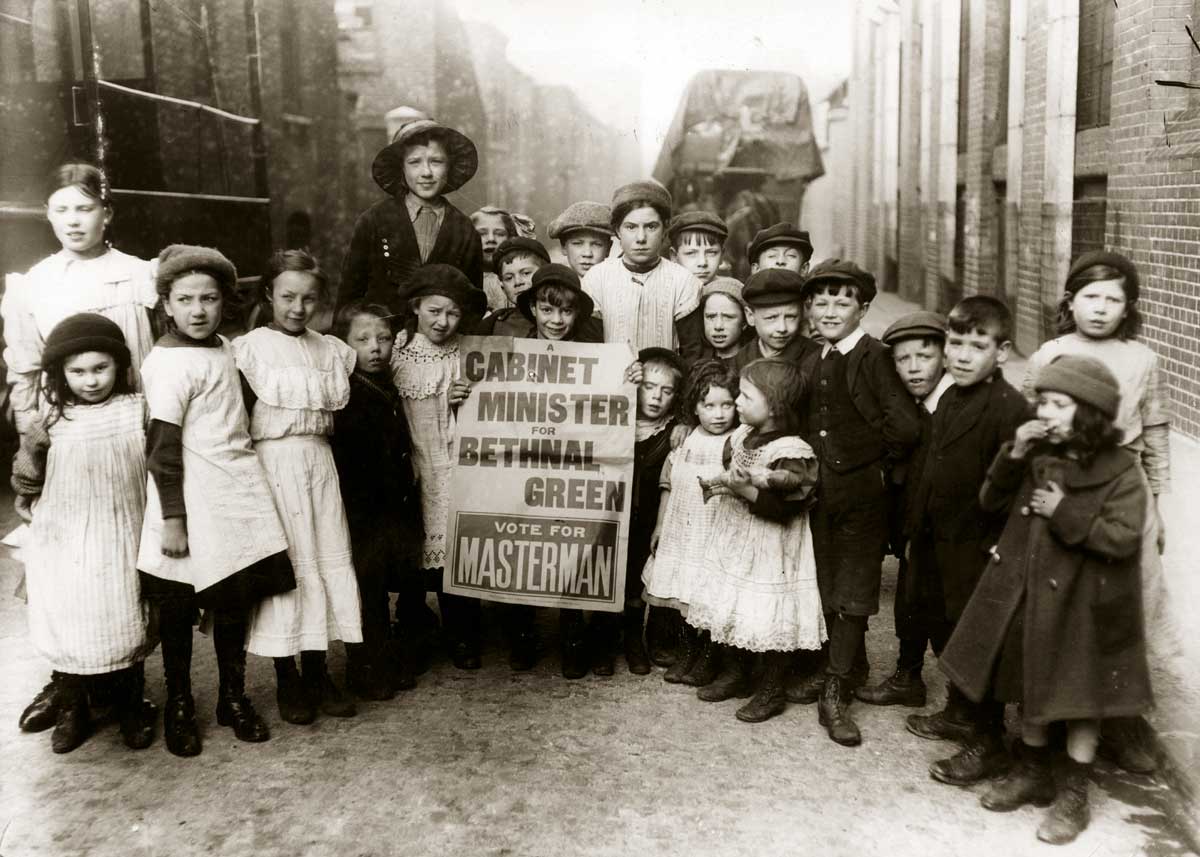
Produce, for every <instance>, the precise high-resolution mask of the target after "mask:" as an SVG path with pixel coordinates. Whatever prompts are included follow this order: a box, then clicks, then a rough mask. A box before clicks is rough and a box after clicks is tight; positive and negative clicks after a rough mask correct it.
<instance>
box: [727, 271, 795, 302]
mask: <svg viewBox="0 0 1200 857" xmlns="http://www.w3.org/2000/svg"><path fill="white" fill-rule="evenodd" d="M802 300H804V277H802V276H801V275H800V274H797V273H796V272H795V271H791V270H788V269H787V268H763V269H762V270H760V271H758V272H757V273H755V274H751V275H750V279H749V280H747V281H746V288H744V289H743V290H742V302H743V303H745V304H746V305H748V306H752V307H768V306H779V304H788V303H794V302H797V301H802Z"/></svg>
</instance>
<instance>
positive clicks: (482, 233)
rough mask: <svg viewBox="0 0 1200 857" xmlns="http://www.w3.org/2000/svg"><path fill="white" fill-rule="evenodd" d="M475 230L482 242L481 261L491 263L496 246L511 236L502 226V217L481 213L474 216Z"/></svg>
mask: <svg viewBox="0 0 1200 857" xmlns="http://www.w3.org/2000/svg"><path fill="white" fill-rule="evenodd" d="M475 231H476V232H477V233H479V240H480V241H481V242H482V243H483V261H484V263H486V264H487V265H491V264H492V254H493V253H495V252H496V248H497V247H499V246H500V245H501V244H503V243H504V242H505V241H506V240H507V239H509V238H511V237H512V236H511V235H509V234H508V230H507V229H505V228H504V218H503V217H501V216H500V215H499V214H481V215H479V216H478V217H476V218H475Z"/></svg>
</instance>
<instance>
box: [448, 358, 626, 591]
mask: <svg viewBox="0 0 1200 857" xmlns="http://www.w3.org/2000/svg"><path fill="white" fill-rule="evenodd" d="M461 350H462V364H461V366H462V375H463V377H464V378H466V379H467V380H468V381H470V382H471V385H472V386H471V395H470V396H469V397H468V398H467V400H466V401H465V402H463V403H462V405H460V406H459V409H458V414H457V420H458V428H457V432H456V439H455V442H454V450H453V456H452V460H453V461H454V472H453V475H452V477H451V496H450V515H449V520H448V533H447V542H448V544H447V562H446V567H445V570H444V572H443V574H444V578H443V586H444V589H445V591H446V592H451V593H454V594H455V595H466V596H469V597H473V598H483V599H486V600H489V601H502V602H505V603H508V604H532V605H536V606H539V607H570V608H576V609H581V610H599V611H608V612H618V611H620V610H621V609H622V607H623V606H624V603H625V574H626V568H625V560H626V554H627V546H628V542H629V510H630V504H631V503H632V502H633V444H634V423H635V421H636V418H637V390H636V388H635V386H634V385H633V384H630V383H627V382H626V381H625V369H626V367H628V366H629V364H630V363H631V362H632V361H633V359H634V357H633V353H632V352H631V351H630V350H629V347H628V346H627V345H624V344H590V343H577V342H551V341H549V340H543V339H513V338H510V337H503V336H467V337H464V338H463V342H462V346H461Z"/></svg>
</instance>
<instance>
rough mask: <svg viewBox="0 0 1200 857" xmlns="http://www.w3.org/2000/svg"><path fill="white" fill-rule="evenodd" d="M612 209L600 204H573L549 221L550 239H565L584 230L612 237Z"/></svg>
mask: <svg viewBox="0 0 1200 857" xmlns="http://www.w3.org/2000/svg"><path fill="white" fill-rule="evenodd" d="M611 220H612V209H611V208H610V207H608V206H607V205H605V204H604V203H602V202H587V201H584V202H573V203H571V204H570V205H568V206H567V209H566V211H564V212H563V213H562V214H560V215H559V216H558V217H556V218H554V219H553V220H551V221H550V227H549V234H550V237H551V238H552V239H556V238H566V237H567V236H568V235H570V234H571V233H572V232H579V231H581V230H586V231H588V232H599V233H602V234H604V235H608V236H610V237H611V236H612V234H613V230H612V223H611V222H610V221H611Z"/></svg>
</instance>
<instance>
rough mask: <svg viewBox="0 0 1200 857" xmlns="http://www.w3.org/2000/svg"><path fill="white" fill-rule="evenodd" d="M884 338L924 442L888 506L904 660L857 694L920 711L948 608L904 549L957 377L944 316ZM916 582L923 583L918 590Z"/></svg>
mask: <svg viewBox="0 0 1200 857" xmlns="http://www.w3.org/2000/svg"><path fill="white" fill-rule="evenodd" d="M880 339H881V340H882V342H883V344H884V345H887V346H888V347H889V348H891V349H892V360H893V361H894V362H895V364H896V372H897V374H899V376H900V380H901V381H903V382H904V386H905V387H907V388H908V392H909V393H910V394H911V395H912V397H913V401H915V402H916V403H917V414H918V415H919V416H920V418H921V439H920V442H919V443H918V444H917V447H916V449H915V450H914V451H913V454H912V457H911V458H910V459H909V462H908V465H907V472H908V473H909V474H911V475H912V478H910V479H906V480H905V482H904V484H903V485H898V486H892V494H893V497H892V502H891V504H890V508H889V525H890V528H891V536H890V538H889V541H890V542H891V546H892V552H893V553H895V554H896V556H897V557H898V558H899V560H900V570H899V573H898V574H897V576H896V599H895V603H894V615H895V622H896V637H897V638H898V639H899V641H900V657H899V658H898V659H897V661H896V671H895V673H893V674H892V675H890V676H888V677H887V678H886V679H884V680H883V681H882V682H880V683H879V684H877V685H874V686H872V687H860V688H857V689H856V690H855V691H854V695H855V697H856V698H858V699H860V700H861V701H863V702H866V703H869V704H871V705H905V706H909V707H912V708H922V707H924V705H925V698H926V688H925V682H924V681H922V680H921V669H922V666H923V664H924V661H925V648H926V646H927V645H928V644H929V642H930V641H931V640H932V641H934V642H933V647H934V650H935V651H940V649H941V646H942V645H943V644H944V643H945V639H944V638H943V637H941V635H940V630H939V629H941V628H942V626H943V625H944V624H945V622H944V616H945V605H944V604H943V601H942V595H941V587H940V586H930V585H929V583H930V581H929V580H928V579H922V580H920V581H918V579H917V578H916V576H915V575H913V574H912V573H911V571H910V569H909V562H908V557H907V556H906V554H907V550H905V546H906V542H907V538H906V537H905V535H904V532H905V526H904V525H905V519H906V514H907V510H908V509H909V508H910V507H911V505H912V502H913V491H914V489H915V488H916V484H917V478H916V477H917V475H918V474H920V473H921V467H922V462H923V461H924V457H925V453H926V451H927V450H928V447H929V442H930V434H931V432H932V425H933V414H934V413H935V412H936V411H937V405H938V402H939V401H940V400H941V398H942V395H943V394H944V393H945V392H946V390H947V389H948V388H949V387H952V386H954V376H952V375H950V374H948V373H947V372H946V370H945V359H944V350H945V347H946V317H945V316H944V315H941V314H939V313H936V312H930V311H929V310H919V311H917V312H912V313H909V314H908V315H905V316H902V317H901V318H898V319H896V321H894V322H892V324H891V325H890V326H889V327H888V329H887V330H885V331H884V333H883V336H882V337H880ZM918 582H920V583H923V584H925V585H923V586H918V585H917V584H918Z"/></svg>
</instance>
